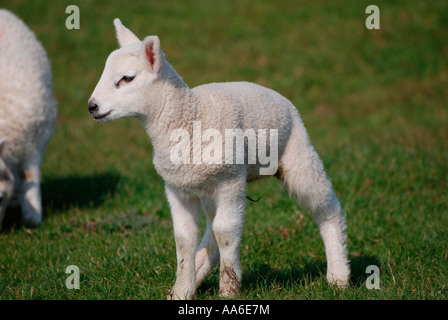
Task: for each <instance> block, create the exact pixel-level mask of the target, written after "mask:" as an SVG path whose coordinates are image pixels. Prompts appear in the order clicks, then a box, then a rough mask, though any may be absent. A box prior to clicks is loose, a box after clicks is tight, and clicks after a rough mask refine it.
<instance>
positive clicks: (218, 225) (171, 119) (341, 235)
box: [88, 19, 350, 299]
mask: <svg viewBox="0 0 448 320" xmlns="http://www.w3.org/2000/svg"><path fill="white" fill-rule="evenodd" d="M114 25H115V29H116V37H117V39H118V43H119V46H120V48H119V49H117V50H115V51H113V52H112V53H111V54H110V55H109V57H108V58H107V60H106V64H105V67H104V71H103V73H102V75H101V78H100V80H99V82H98V84H97V85H96V87H95V89H94V91H93V93H92V96H91V97H90V99H89V101H88V110H89V112H90V114H91V116H92V117H93V118H94V120H96V121H97V122H100V123H107V122H109V121H112V120H116V119H119V118H123V117H130V116H132V117H136V118H137V119H138V120H139V121H140V123H141V124H142V125H143V127H144V128H145V130H146V132H147V134H148V135H149V137H150V140H151V142H152V144H153V150H154V153H153V163H154V166H155V169H156V170H157V172H158V174H159V175H160V176H161V177H162V178H163V179H164V182H165V190H166V196H167V199H168V202H169V205H170V208H171V214H172V221H173V229H174V237H175V242H176V255H177V274H176V281H175V284H174V286H173V288H172V291H171V294H170V296H169V297H170V298H172V299H193V298H194V296H195V292H196V289H197V287H198V286H199V285H200V283H201V282H202V281H203V280H204V278H205V277H206V276H207V274H208V273H209V272H210V271H211V270H212V268H214V267H215V266H216V265H217V264H218V262H219V264H220V284H219V293H220V295H221V296H222V297H234V296H235V295H237V294H238V292H239V291H240V289H241V279H242V269H241V263H240V259H239V245H240V241H241V234H242V229H243V223H244V211H245V204H246V184H247V183H248V182H250V181H252V180H255V179H258V178H262V177H263V176H265V175H264V174H261V172H262V171H261V169H263V168H265V167H266V166H265V165H266V163H263V164H262V163H261V162H260V161H259V160H257V161H256V163H253V162H252V163H251V162H249V161H248V159H249V156H248V155H249V154H251V152H252V154H257V152H256V151H259V150H255V152H254V150H250V148H248V146H249V144H248V140H249V139H248V138H249V135H244V136H243V139H245V140H243V141H244V150H243V152H245V154H244V160H245V161H244V163H239V162H237V161H233V162H231V161H225V160H226V159H224V157H225V154H222V157H223V159H221V160H222V161H216V162H207V161H200V160H201V158H200V157H199V159H196V161H195V159H192V158H191V157H190V158H188V157H185V158H184V157H183V156H184V155H185V154H187V155H188V154H189V155H191V154H193V158H194V157H195V156H194V153H195V150H194V149H196V150H201V147H202V148H203V149H202V150H204V149H205V148H208V147H210V144H212V143H213V142H212V141H211V140H212V138H211V137H214V138H216V134H213V132H216V131H218V132H221V137H224V136H225V131H226V130H230V129H231V130H240V132H243V133H247V132H249V130H251V129H252V130H253V131H250V132H263V130H264V132H266V135H265V138H267V136H268V135H267V132H268V131H269V136H271V138H272V137H273V138H276V139H269V141H270V144H269V145H268V146H267V147H266V149H267V150H270V151H272V152H273V151H276V152H277V155H278V166H273V167H274V168H276V170H275V171H274V172H271V173H270V174H275V176H277V177H278V178H280V179H281V180H282V181H283V182H284V184H285V185H286V187H287V189H288V190H289V191H290V192H291V193H292V194H293V195H295V196H296V197H297V199H298V201H299V203H300V204H301V205H302V206H304V207H305V208H306V209H308V210H309V211H310V213H311V215H312V217H313V219H314V221H315V222H316V223H317V225H318V226H319V229H320V233H321V236H322V238H323V241H324V245H325V253H326V258H327V264H328V268H327V279H328V281H329V282H330V283H334V284H336V285H337V286H339V287H341V288H343V287H346V286H347V285H348V281H349V274H350V268H349V263H348V259H347V249H346V244H345V241H346V234H345V229H346V225H345V219H344V216H343V215H342V214H341V208H340V204H339V200H338V198H337V196H336V194H335V192H334V191H333V187H332V184H331V182H330V180H329V179H328V177H327V175H326V172H325V170H324V167H323V164H322V161H321V160H320V158H319V156H318V154H317V153H316V151H315V149H314V148H313V146H312V144H311V142H310V139H309V137H308V134H307V132H306V130H305V127H304V125H303V123H302V120H301V117H300V115H299V113H298V111H297V109H296V108H295V106H294V105H293V104H292V103H291V102H290V101H289V100H287V99H286V98H285V97H283V96H281V95H280V94H279V93H277V92H275V91H273V90H270V89H267V88H265V87H262V86H259V85H256V84H253V83H248V82H228V83H212V84H206V85H201V86H198V87H196V88H193V89H190V88H189V87H188V86H187V85H186V84H185V83H184V81H183V80H182V78H181V77H180V76H179V75H178V74H177V73H176V71H175V70H174V69H173V67H172V66H171V65H170V64H169V63H168V61H167V60H166V58H165V55H164V53H163V51H162V50H161V47H160V40H159V38H158V37H157V36H147V37H146V38H145V39H144V40H143V41H140V40H139V39H138V38H137V36H135V34H134V33H132V31H130V30H129V29H127V28H126V27H125V26H123V24H122V23H121V21H120V20H119V19H115V20H114ZM198 124H199V125H200V128H201V130H203V131H202V133H203V134H202V138H204V136H207V135H206V132H208V133H210V132H212V134H208V139H201V140H199V142H197V141H196V142H195V141H193V143H188V142H190V140H188V139H187V140H184V141H182V140H183V138H184V136H187V138H188V136H189V137H191V136H192V135H194V133H195V131H197V127H198ZM179 130H180V131H181V132H183V135H179ZM207 130H214V131H207ZM193 140H194V139H193ZM262 140H263V139H261V140H258V142H259V143H260V141H262ZM207 141H208V142H209V143H207ZM219 141H222V139H221V140H219V139H218V146H219V143H221V142H219ZM198 143H199V145H198ZM222 143H224V142H222ZM216 147H217V145H216V144H215V145H214V148H212V149H213V150H214V151H217V150H218V149H217V148H216ZM221 147H223V149H224V150H225V151H226V152H228V151H238V148H235V146H234V148H233V149H232V147H228V146H221ZM256 148H257V149H260V148H261V145H260V144H257V146H256ZM173 150H174V152H173ZM208 150H209V149H208ZM209 151H210V150H209ZM173 153H174V157H173ZM177 153H181V154H182V155H181V156H180V157H177V155H176V154H177ZM224 153H225V152H224ZM211 154H213V152H211ZM258 154H259V155H260V153H258ZM203 156H205V155H204V153H203ZM173 158H174V159H178V158H181V159H185V160H186V161H173ZM215 160H216V159H215ZM218 160H219V159H218ZM201 207H202V208H203V210H204V212H205V215H206V218H207V227H206V230H205V233H204V236H203V238H202V241H201V242H199V238H198V237H199V228H198V220H199V217H200V211H201Z"/></svg>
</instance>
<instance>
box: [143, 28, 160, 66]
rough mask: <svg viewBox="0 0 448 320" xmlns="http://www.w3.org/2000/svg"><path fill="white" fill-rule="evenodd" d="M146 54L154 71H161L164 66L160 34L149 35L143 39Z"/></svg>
mask: <svg viewBox="0 0 448 320" xmlns="http://www.w3.org/2000/svg"><path fill="white" fill-rule="evenodd" d="M143 45H144V46H145V55H146V59H147V60H148V63H149V65H150V67H151V69H152V71H153V72H154V73H156V74H158V73H160V71H161V70H162V67H163V56H162V51H161V50H160V39H159V37H158V36H148V37H146V38H145V40H143Z"/></svg>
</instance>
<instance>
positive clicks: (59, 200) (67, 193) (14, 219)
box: [2, 173, 120, 232]
mask: <svg viewBox="0 0 448 320" xmlns="http://www.w3.org/2000/svg"><path fill="white" fill-rule="evenodd" d="M119 180H120V175H118V174H115V173H99V174H95V175H91V176H68V177H61V178H46V179H45V180H44V181H43V182H42V185H41V193H42V208H43V218H44V220H45V218H46V217H47V216H48V215H52V214H55V213H58V212H62V211H65V210H68V209H70V208H73V207H75V208H77V209H87V208H95V207H98V206H100V205H101V204H102V203H103V202H104V201H105V199H106V198H107V197H108V196H110V195H112V194H113V193H114V192H115V190H116V188H117V184H118V181H119ZM20 210H21V209H20V207H14V208H8V209H7V211H6V214H5V217H4V220H3V225H2V232H8V231H11V230H12V229H14V228H16V227H20V226H21V222H20V217H21V213H20Z"/></svg>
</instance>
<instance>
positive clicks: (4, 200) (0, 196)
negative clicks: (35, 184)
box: [0, 140, 14, 223]
mask: <svg viewBox="0 0 448 320" xmlns="http://www.w3.org/2000/svg"><path fill="white" fill-rule="evenodd" d="M5 147H6V141H5V140H2V141H0V223H1V222H2V220H3V215H4V214H5V211H6V207H7V206H8V203H9V200H10V199H11V197H12V195H13V192H14V175H13V174H12V173H11V171H10V170H9V168H8V166H7V164H6V162H5V161H4V160H3V153H4V150H5Z"/></svg>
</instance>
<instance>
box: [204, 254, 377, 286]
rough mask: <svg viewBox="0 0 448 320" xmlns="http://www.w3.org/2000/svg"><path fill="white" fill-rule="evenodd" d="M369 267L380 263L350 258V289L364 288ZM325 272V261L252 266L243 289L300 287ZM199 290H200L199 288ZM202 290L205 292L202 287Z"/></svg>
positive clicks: (374, 259)
mask: <svg viewBox="0 0 448 320" xmlns="http://www.w3.org/2000/svg"><path fill="white" fill-rule="evenodd" d="M369 265H376V266H378V267H381V263H380V261H379V260H378V259H377V258H376V257H373V256H367V255H360V256H350V268H351V274H350V283H349V286H350V287H352V288H360V287H362V286H365V283H366V280H367V277H368V276H369V274H367V273H366V268H367V266H369ZM326 271H327V264H326V261H322V260H310V261H309V262H307V263H306V264H305V265H304V266H303V267H295V266H292V267H291V266H290V267H288V268H286V269H275V268H272V267H271V266H269V265H268V264H254V265H252V267H251V269H250V270H247V271H245V272H244V274H243V284H242V285H243V288H246V289H248V290H258V289H259V288H260V287H265V288H273V290H275V288H276V287H278V286H280V287H288V286H291V285H301V284H305V283H306V282H308V284H309V283H311V282H313V281H315V280H317V279H321V278H322V277H324V278H325V276H326ZM200 289H201V288H200ZM202 290H205V289H204V288H203V287H202Z"/></svg>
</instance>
